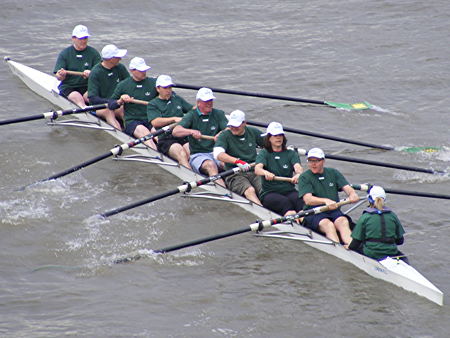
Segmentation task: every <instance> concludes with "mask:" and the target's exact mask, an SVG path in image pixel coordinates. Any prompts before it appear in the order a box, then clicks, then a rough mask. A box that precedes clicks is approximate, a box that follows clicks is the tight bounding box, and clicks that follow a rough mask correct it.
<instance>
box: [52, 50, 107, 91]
mask: <svg viewBox="0 0 450 338" xmlns="http://www.w3.org/2000/svg"><path fill="white" fill-rule="evenodd" d="M100 61H102V58H101V57H100V54H99V52H97V50H96V49H95V48H92V47H91V46H87V47H86V49H84V50H82V51H78V50H76V49H75V47H74V46H69V47H67V48H66V49H64V50H63V51H61V53H59V55H58V59H57V60H56V64H55V68H54V69H53V73H55V74H56V72H57V71H58V70H60V69H61V68H64V69H65V70H73V71H76V72H83V71H85V70H87V69H92V67H94V66H95V65H96V64H97V63H99V62H100ZM87 85H88V80H87V79H85V78H83V77H82V76H78V75H67V76H66V78H65V79H64V81H61V83H60V85H59V87H58V88H59V90H60V91H62V90H64V89H66V88H78V87H86V86H87Z"/></svg>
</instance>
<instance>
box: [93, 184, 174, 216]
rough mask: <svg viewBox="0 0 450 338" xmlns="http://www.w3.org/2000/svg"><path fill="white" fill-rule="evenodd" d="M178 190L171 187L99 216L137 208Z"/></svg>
mask: <svg viewBox="0 0 450 338" xmlns="http://www.w3.org/2000/svg"><path fill="white" fill-rule="evenodd" d="M179 192H180V190H179V189H178V188H177V189H173V190H170V191H167V192H165V193H162V194H159V195H156V196H152V197H150V198H146V199H143V200H140V201H138V202H134V203H131V204H128V205H125V206H123V207H120V208H116V209H113V210H110V211H107V212H105V213H103V214H101V216H102V217H105V218H106V217H109V216H112V215H116V214H119V213H121V212H123V211H127V210H130V209H133V208H137V207H140V206H141V205H144V204H147V203H151V202H154V201H157V200H159V199H162V198H165V197H169V196H172V195H175V194H178V193H179Z"/></svg>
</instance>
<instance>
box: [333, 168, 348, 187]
mask: <svg viewBox="0 0 450 338" xmlns="http://www.w3.org/2000/svg"><path fill="white" fill-rule="evenodd" d="M333 171H334V174H335V179H336V184H337V188H338V189H342V187H345V186H346V185H348V184H349V183H348V181H347V179H346V178H345V177H344V175H342V174H341V173H340V172H339V171H338V170H336V169H333Z"/></svg>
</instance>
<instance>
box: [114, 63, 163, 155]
mask: <svg viewBox="0 0 450 338" xmlns="http://www.w3.org/2000/svg"><path fill="white" fill-rule="evenodd" d="M150 68H151V67H150V66H148V65H147V64H146V63H145V60H144V59H143V58H140V57H135V58H133V59H131V61H130V66H129V69H130V72H131V77H129V78H127V79H125V80H123V81H121V82H119V84H118V85H117V87H116V89H115V90H114V93H113V94H112V96H111V98H112V99H114V100H118V101H117V102H118V103H119V104H124V119H125V130H124V132H125V133H126V134H128V135H130V136H132V137H135V138H141V137H144V136H146V135H148V134H150V132H151V130H152V125H151V124H150V122H148V119H147V107H146V106H145V105H142V104H138V103H133V100H134V99H136V100H141V101H146V102H149V101H151V100H152V99H154V98H155V97H156V96H157V95H158V92H157V91H156V79H155V78H151V77H147V71H148V70H149V69H150ZM145 144H146V145H147V146H149V147H150V148H152V149H155V150H156V145H155V143H154V142H153V141H152V140H148V141H145Z"/></svg>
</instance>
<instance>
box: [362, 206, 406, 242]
mask: <svg viewBox="0 0 450 338" xmlns="http://www.w3.org/2000/svg"><path fill="white" fill-rule="evenodd" d="M389 212H391V210H390V209H389V208H384V209H383V210H378V209H377V208H372V207H369V208H367V209H365V210H364V211H363V213H369V214H373V215H379V216H380V224H381V237H380V238H365V239H364V241H363V242H378V243H385V244H395V241H396V239H397V238H400V226H399V224H398V223H396V224H395V236H396V237H386V220H385V219H384V214H387V213H389ZM363 233H364V234H365V233H366V229H365V225H364V231H363Z"/></svg>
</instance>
